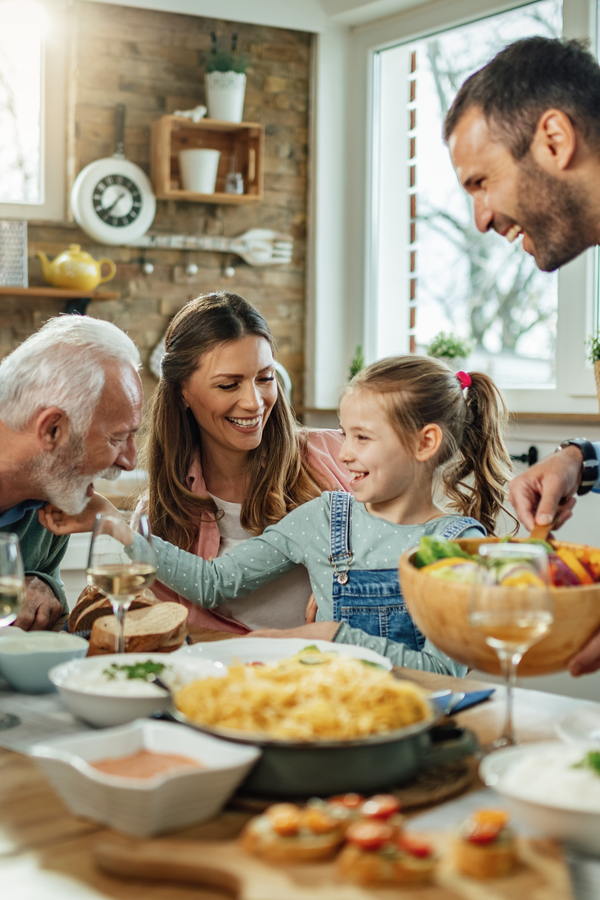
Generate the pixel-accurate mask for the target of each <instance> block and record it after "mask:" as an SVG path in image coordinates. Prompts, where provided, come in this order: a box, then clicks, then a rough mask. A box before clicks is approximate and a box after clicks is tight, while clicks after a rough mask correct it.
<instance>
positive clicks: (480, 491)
mask: <svg viewBox="0 0 600 900" xmlns="http://www.w3.org/2000/svg"><path fill="white" fill-rule="evenodd" d="M470 379H471V384H470V386H469V387H467V389H466V396H465V402H466V407H467V415H466V417H465V422H464V429H463V433H462V439H459V440H458V441H457V444H458V447H457V450H458V458H456V459H455V460H454V461H453V462H452V463H451V464H450V465H449V466H448V467H447V468H446V469H445V470H444V472H443V475H442V480H443V483H444V489H445V492H446V494H447V495H448V497H449V498H450V500H451V501H452V503H453V505H454V506H455V508H457V509H459V510H460V511H461V512H463V513H464V514H465V515H469V516H473V518H475V519H477V520H478V521H479V522H481V524H482V525H484V526H485V528H486V530H487V532H488V534H490V535H493V534H495V528H496V519H497V517H498V515H499V513H500V512H501V510H502V509H503V508H504V503H505V501H506V497H507V489H506V484H507V482H508V480H509V478H510V476H511V468H512V467H511V462H510V456H509V454H508V451H507V449H506V447H505V445H504V441H503V434H504V431H505V429H506V426H507V424H508V411H507V409H506V406H505V404H504V400H503V399H502V396H501V394H500V392H499V391H498V388H497V387H496V385H495V384H494V382H493V381H492V379H491V378H490V377H489V376H488V375H485V374H483V373H482V372H471V373H470ZM469 476H472V481H473V483H472V484H467V483H466V479H467V478H469Z"/></svg>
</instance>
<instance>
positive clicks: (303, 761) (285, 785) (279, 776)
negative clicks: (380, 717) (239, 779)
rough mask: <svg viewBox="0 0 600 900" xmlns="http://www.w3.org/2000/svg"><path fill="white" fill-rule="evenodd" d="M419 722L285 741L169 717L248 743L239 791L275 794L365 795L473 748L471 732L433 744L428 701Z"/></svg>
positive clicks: (435, 712) (434, 713)
mask: <svg viewBox="0 0 600 900" xmlns="http://www.w3.org/2000/svg"><path fill="white" fill-rule="evenodd" d="M430 708H431V715H430V716H428V717H427V718H426V719H424V720H422V721H421V722H416V723H415V724H414V725H409V726H407V727H406V728H401V729H398V730H396V731H392V732H387V733H386V734H381V735H372V736H369V737H367V738H361V739H358V740H352V741H302V742H300V741H285V740H277V739H274V738H267V737H265V736H264V735H259V734H249V733H242V732H240V731H237V730H234V729H229V728H213V727H211V726H207V725H202V724H200V723H198V722H194V721H193V720H192V719H190V718H188V717H187V716H185V715H183V713H181V712H179V710H177V709H175V708H173V709H172V710H171V715H172V716H173V718H174V719H175V720H176V721H178V722H181V723H182V724H183V725H187V726H189V727H191V728H195V729H197V730H198V731H202V732H204V733H205V734H210V735H212V736H213V737H217V738H222V739H225V740H228V741H234V742H235V743H238V744H252V745H254V746H257V747H260V748H261V749H262V755H261V757H260V758H259V759H258V761H257V763H256V765H255V766H254V768H253V769H252V770H251V772H250V774H249V775H248V777H247V778H246V780H245V781H244V783H243V785H242V786H241V790H242V791H243V792H244V793H248V794H255V795H264V796H277V797H311V796H315V795H320V796H329V795H331V794H343V793H346V792H348V791H354V792H356V793H360V794H371V793H373V792H376V791H380V790H383V789H385V788H389V787H390V786H391V785H396V784H402V783H403V782H406V781H409V780H410V779H411V778H412V777H413V776H414V775H415V774H416V773H417V772H418V771H420V770H421V769H423V768H425V767H426V766H430V765H438V764H441V763H443V762H449V761H450V760H451V759H456V758H459V757H461V756H464V755H466V753H469V752H471V751H472V750H473V749H474V746H473V742H472V739H471V736H470V735H469V737H468V738H467V739H466V742H465V740H463V741H458V742H457V741H453V742H450V744H434V743H433V742H432V741H431V737H430V732H431V729H432V727H433V726H434V725H435V724H436V722H438V721H439V719H440V718H441V717H442V712H441V710H440V709H439V708H438V707H437V706H434V705H433V704H431V707H430Z"/></svg>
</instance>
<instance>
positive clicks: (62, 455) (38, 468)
mask: <svg viewBox="0 0 600 900" xmlns="http://www.w3.org/2000/svg"><path fill="white" fill-rule="evenodd" d="M85 458H86V444H85V438H84V437H83V436H82V435H80V434H74V435H72V437H71V438H70V440H69V442H68V444H66V445H65V446H64V447H57V449H56V450H54V451H53V452H52V453H41V454H40V455H39V456H36V457H35V459H34V460H32V463H31V466H30V474H31V477H32V478H33V479H34V480H35V483H36V485H37V486H38V489H40V490H41V491H42V492H43V494H44V499H46V500H47V501H48V502H49V503H52V504H54V506H58V507H59V508H60V509H62V510H63V511H64V512H66V513H68V514H69V515H71V516H77V515H79V513H81V512H83V510H84V509H85V507H86V506H87V505H88V503H89V501H90V498H89V497H88V495H87V489H88V485H89V484H90V483H91V482H92V481H94V479H96V478H104V479H106V480H108V481H115V480H116V479H117V478H118V477H119V475H120V474H121V469H120V468H119V467H118V466H110V468H108V469H104V470H103V471H102V472H92V473H89V472H88V473H86V474H82V472H81V468H82V465H83V463H84V462H85Z"/></svg>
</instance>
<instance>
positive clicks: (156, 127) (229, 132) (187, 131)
mask: <svg viewBox="0 0 600 900" xmlns="http://www.w3.org/2000/svg"><path fill="white" fill-rule="evenodd" d="M263 145H264V128H263V126H262V125H260V124H259V123H257V122H219V121H217V120H216V119H202V120H201V121H200V122H192V121H190V119H186V118H183V117H182V116H162V118H160V119H157V120H156V121H155V122H153V123H152V155H151V167H152V183H153V185H154V192H155V194H156V196H157V198H158V199H159V200H188V201H192V202H195V203H223V204H229V205H235V204H246V203H257V202H259V201H260V200H262V198H263ZM196 148H206V149H210V150H220V152H221V157H220V159H219V168H218V171H217V184H216V190H215V193H214V194H196V193H194V192H192V191H184V190H183V189H182V187H181V181H180V174H179V151H180V150H191V149H196ZM234 155H235V158H236V163H235V171H237V172H241V173H242V177H243V179H244V193H243V194H226V193H225V191H224V186H225V176H226V175H227V174H228V172H230V171H231V163H232V159H233V156H234Z"/></svg>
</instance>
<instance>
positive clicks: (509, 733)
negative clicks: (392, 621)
mask: <svg viewBox="0 0 600 900" xmlns="http://www.w3.org/2000/svg"><path fill="white" fill-rule="evenodd" d="M479 556H480V565H479V567H478V572H477V578H476V581H475V583H474V584H473V587H472V590H471V599H470V605H469V621H470V624H471V625H472V626H473V627H474V628H477V629H478V630H479V631H481V632H482V633H483V635H484V636H485V642H486V644H488V646H490V647H492V648H493V650H495V652H496V654H497V656H498V659H499V661H500V667H501V669H502V674H503V675H504V678H505V680H506V718H505V722H504V729H503V732H502V735H501V737H500V738H498V740H496V741H494V743H493V744H492V745H491V747H490V748H489V749H497V748H498V747H506V746H510V745H512V744H516V743H518V742H517V739H516V737H515V733H514V727H513V688H514V685H515V679H516V675H517V667H518V665H519V663H520V662H521V659H522V657H523V654H524V653H526V652H527V650H529V648H530V647H532V646H533V645H534V644H536V643H537V642H538V641H539V640H541V639H542V638H543V637H544V635H545V634H547V633H548V631H549V629H550V628H551V626H552V622H553V615H552V598H551V594H550V577H549V570H548V556H547V554H546V551H545V549H544V547H543V546H542V545H540V544H527V543H523V544H517V543H514V544H502V543H501V544H482V545H481V546H480V548H479Z"/></svg>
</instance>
